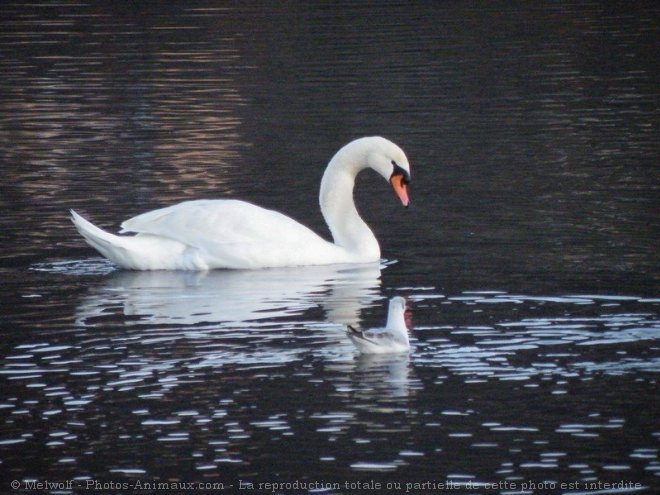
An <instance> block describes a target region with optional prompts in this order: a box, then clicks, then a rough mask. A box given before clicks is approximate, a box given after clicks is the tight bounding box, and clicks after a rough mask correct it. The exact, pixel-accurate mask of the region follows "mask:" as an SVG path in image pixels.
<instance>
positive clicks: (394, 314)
mask: <svg viewBox="0 0 660 495" xmlns="http://www.w3.org/2000/svg"><path fill="white" fill-rule="evenodd" d="M405 311H406V300H405V299H404V298H403V297H400V296H396V297H393V298H392V299H390V304H389V310H388V313H387V323H386V324H385V328H372V329H369V330H362V331H361V330H357V329H355V328H353V327H351V326H350V325H349V326H348V331H347V332H346V333H347V335H348V336H349V338H350V339H351V341H352V342H353V344H355V347H357V349H358V350H359V351H360V352H361V353H363V354H387V353H397V352H408V351H409V350H410V340H409V338H408V327H407V326H406V321H405V317H404V315H405Z"/></svg>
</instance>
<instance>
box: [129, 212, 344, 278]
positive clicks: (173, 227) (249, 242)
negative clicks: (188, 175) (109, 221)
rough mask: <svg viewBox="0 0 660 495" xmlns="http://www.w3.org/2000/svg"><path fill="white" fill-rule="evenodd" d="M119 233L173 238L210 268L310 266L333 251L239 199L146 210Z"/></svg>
mask: <svg viewBox="0 0 660 495" xmlns="http://www.w3.org/2000/svg"><path fill="white" fill-rule="evenodd" d="M122 232H135V233H137V234H148V235H154V236H160V237H165V238H168V239H174V240H177V241H179V242H182V243H184V244H186V245H187V246H190V247H192V248H196V249H198V250H199V251H201V252H202V253H204V257H205V258H208V259H209V260H210V261H211V262H212V264H213V265H217V266H235V267H244V268H251V267H252V265H253V264H255V265H257V264H261V265H264V264H266V265H268V266H283V265H291V264H307V263H310V262H311V264H314V262H315V261H314V259H313V258H314V257H318V258H319V259H321V260H322V259H327V258H328V256H336V254H337V253H336V251H337V247H336V246H335V245H334V244H332V243H330V242H327V241H325V240H324V239H322V238H321V237H320V236H318V235H317V234H316V233H314V232H313V231H312V230H310V229H308V228H307V227H305V226H304V225H302V224H300V223H298V222H296V221H295V220H293V219H291V218H289V217H287V216H286V215H283V214H281V213H279V212H276V211H273V210H267V209H265V208H261V207H259V206H256V205H253V204H251V203H247V202H245V201H237V200H198V201H187V202H184V203H179V204H176V205H174V206H170V207H168V208H162V209H159V210H154V211H150V212H147V213H144V214H142V215H138V216H136V217H133V218H131V219H129V220H127V221H125V222H124V223H123V224H122Z"/></svg>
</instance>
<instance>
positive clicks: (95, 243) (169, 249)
mask: <svg viewBox="0 0 660 495" xmlns="http://www.w3.org/2000/svg"><path fill="white" fill-rule="evenodd" d="M71 221H72V222H73V224H74V225H75V226H76V229H78V232H80V234H81V235H82V236H83V237H84V238H85V240H86V241H87V243H88V244H89V245H90V246H92V247H93V248H94V249H96V250H97V251H98V252H99V253H101V254H102V255H103V256H105V257H106V258H108V259H109V260H110V261H112V262H114V263H116V264H118V265H119V266H121V267H122V268H127V269H129V270H179V269H182V270H207V269H208V266H206V265H205V264H204V263H203V262H200V261H199V259H198V257H197V256H195V254H196V250H194V249H189V247H188V246H186V245H185V244H183V243H181V242H179V241H176V240H174V239H167V238H165V237H159V236H154V235H147V234H137V235H135V236H123V235H114V234H110V233H109V232H106V231H105V230H102V229H100V228H98V227H97V226H96V225H94V224H93V223H91V222H89V221H87V220H85V219H84V218H83V217H81V216H80V215H78V214H77V213H76V212H75V211H73V210H71Z"/></svg>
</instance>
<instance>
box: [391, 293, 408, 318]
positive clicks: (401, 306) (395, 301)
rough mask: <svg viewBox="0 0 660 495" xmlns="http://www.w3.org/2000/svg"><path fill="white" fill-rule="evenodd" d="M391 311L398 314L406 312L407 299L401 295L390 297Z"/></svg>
mask: <svg viewBox="0 0 660 495" xmlns="http://www.w3.org/2000/svg"><path fill="white" fill-rule="evenodd" d="M389 310H390V312H391V313H392V312H394V313H396V314H403V313H405V312H406V300H405V299H404V298H403V297H401V296H395V297H393V298H392V299H390V307H389Z"/></svg>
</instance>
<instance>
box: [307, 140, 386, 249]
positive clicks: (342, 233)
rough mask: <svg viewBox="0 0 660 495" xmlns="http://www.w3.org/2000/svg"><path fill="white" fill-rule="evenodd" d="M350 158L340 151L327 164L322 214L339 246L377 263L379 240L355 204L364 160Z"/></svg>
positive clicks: (322, 191)
mask: <svg viewBox="0 0 660 495" xmlns="http://www.w3.org/2000/svg"><path fill="white" fill-rule="evenodd" d="M350 155H351V154H350V153H345V152H344V150H340V151H339V152H338V153H337V154H336V155H335V156H334V157H333V159H332V160H331V161H330V163H329V164H328V168H326V170H325V173H324V174H323V179H322V180H321V192H320V195H319V203H320V205H321V212H322V213H323V218H325V221H326V223H327V224H328V227H329V228H330V232H331V233H332V238H333V240H334V243H335V244H336V245H338V246H341V247H343V248H345V249H346V250H348V251H350V252H351V253H354V254H356V255H359V256H360V257H361V258H370V259H373V260H378V259H379V258H380V246H379V245H378V241H377V240H376V237H375V236H374V234H373V232H372V231H371V229H370V228H369V227H368V226H367V224H366V223H365V222H364V220H362V218H360V215H359V213H358V211H357V209H356V208H355V202H354V201H353V187H354V186H355V177H356V176H357V174H358V173H359V172H360V170H361V169H362V168H363V166H361V163H364V159H363V158H362V157H352V156H350Z"/></svg>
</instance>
